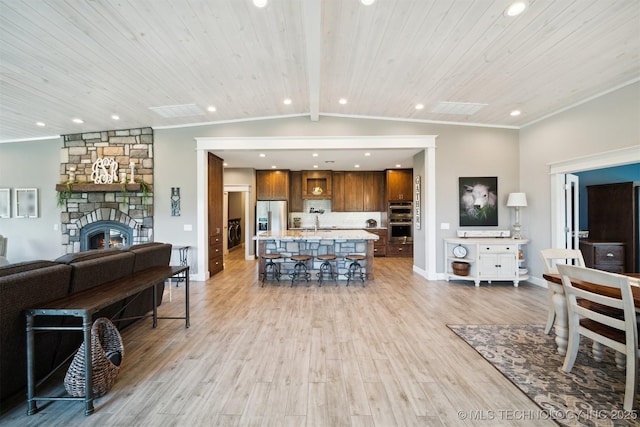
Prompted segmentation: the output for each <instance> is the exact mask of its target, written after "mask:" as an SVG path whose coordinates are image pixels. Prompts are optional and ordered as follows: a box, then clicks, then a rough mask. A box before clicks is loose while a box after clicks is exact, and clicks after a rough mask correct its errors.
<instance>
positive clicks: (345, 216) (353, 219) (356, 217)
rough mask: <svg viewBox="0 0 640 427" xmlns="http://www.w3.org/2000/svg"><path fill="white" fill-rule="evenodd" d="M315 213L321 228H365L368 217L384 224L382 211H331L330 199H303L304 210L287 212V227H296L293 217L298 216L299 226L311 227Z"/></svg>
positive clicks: (380, 225)
mask: <svg viewBox="0 0 640 427" xmlns="http://www.w3.org/2000/svg"><path fill="white" fill-rule="evenodd" d="M316 215H317V216H318V220H319V222H320V227H321V228H325V227H338V228H344V227H354V228H365V227H366V226H367V220H368V219H375V220H376V221H377V222H378V227H385V226H386V224H382V216H383V213H382V212H331V200H305V201H304V212H289V228H296V227H295V224H294V218H300V227H301V228H313V227H314V224H315V220H316ZM385 216H386V215H385Z"/></svg>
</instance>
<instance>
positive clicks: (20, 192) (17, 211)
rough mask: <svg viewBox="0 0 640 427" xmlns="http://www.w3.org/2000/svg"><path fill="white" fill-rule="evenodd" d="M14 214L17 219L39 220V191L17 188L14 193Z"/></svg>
mask: <svg viewBox="0 0 640 427" xmlns="http://www.w3.org/2000/svg"><path fill="white" fill-rule="evenodd" d="M13 212H14V216H15V217H16V218H37V217H38V189H37V188H16V189H15V190H14V193H13Z"/></svg>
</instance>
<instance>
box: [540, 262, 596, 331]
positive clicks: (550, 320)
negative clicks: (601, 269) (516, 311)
mask: <svg viewBox="0 0 640 427" xmlns="http://www.w3.org/2000/svg"><path fill="white" fill-rule="evenodd" d="M540 255H541V256H542V261H543V262H544V272H545V273H551V274H558V269H557V268H556V265H557V264H558V263H562V264H572V265H578V266H580V267H584V266H585V263H584V258H583V257H582V252H580V250H578V249H542V250H541V251H540ZM547 286H548V288H549V302H548V304H549V313H548V315H547V325H546V326H545V328H544V333H545V334H549V333H550V332H551V328H553V325H554V323H555V322H556V318H557V315H556V310H557V307H556V305H557V304H554V297H553V296H554V295H555V294H559V296H561V297H562V299H564V296H563V294H564V292H563V290H562V286H559V285H557V284H555V283H551V282H549V281H547ZM565 325H566V322H565V324H564V325H562V326H565Z"/></svg>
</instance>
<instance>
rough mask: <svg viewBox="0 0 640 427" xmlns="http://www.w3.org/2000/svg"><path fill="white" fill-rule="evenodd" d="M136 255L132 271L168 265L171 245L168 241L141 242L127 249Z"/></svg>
mask: <svg viewBox="0 0 640 427" xmlns="http://www.w3.org/2000/svg"><path fill="white" fill-rule="evenodd" d="M128 250H129V251H130V252H133V253H134V254H135V255H136V259H135V262H134V264H133V271H134V272H136V271H141V270H145V269H147V268H149V267H156V266H159V265H169V262H170V261H171V245H170V244H169V243H143V244H140V245H134V246H131V247H130V248H129V249H128Z"/></svg>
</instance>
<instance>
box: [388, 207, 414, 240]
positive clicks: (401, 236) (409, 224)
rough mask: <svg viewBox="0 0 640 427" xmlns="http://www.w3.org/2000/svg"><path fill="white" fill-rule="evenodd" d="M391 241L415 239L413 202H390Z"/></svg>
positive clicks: (389, 227)
mask: <svg viewBox="0 0 640 427" xmlns="http://www.w3.org/2000/svg"><path fill="white" fill-rule="evenodd" d="M388 229H389V236H388V238H389V242H390V243H408V242H412V241H413V203H412V202H392V203H389V226H388Z"/></svg>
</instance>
